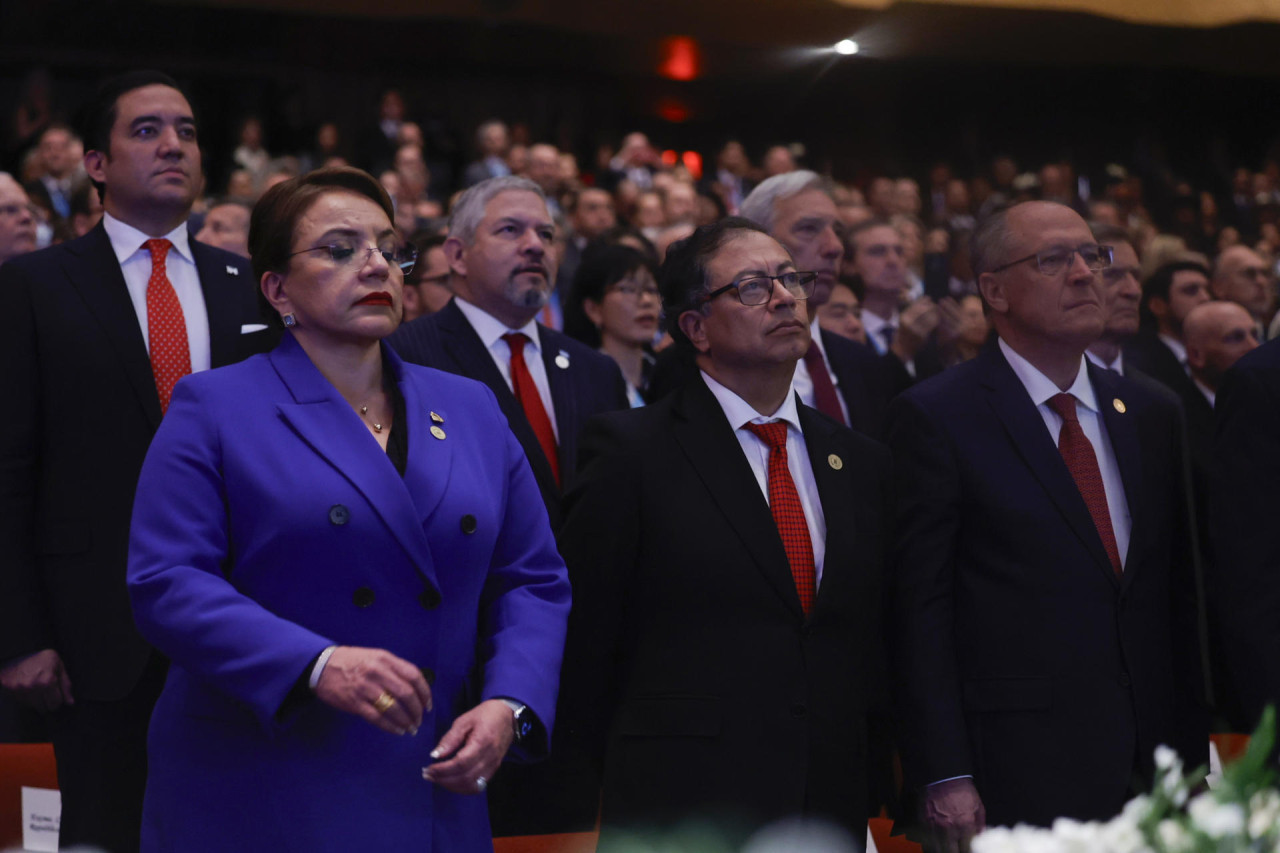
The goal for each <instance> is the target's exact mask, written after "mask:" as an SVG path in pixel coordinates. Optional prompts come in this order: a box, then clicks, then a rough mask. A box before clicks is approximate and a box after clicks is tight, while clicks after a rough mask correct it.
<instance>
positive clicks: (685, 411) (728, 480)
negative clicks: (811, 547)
mask: <svg viewBox="0 0 1280 853" xmlns="http://www.w3.org/2000/svg"><path fill="white" fill-rule="evenodd" d="M677 393H678V394H679V395H680V396H679V398H678V399H677V400H676V401H674V405H673V408H672V412H673V414H674V415H675V436H676V440H677V441H678V442H679V444H680V446H681V448H682V449H683V450H684V453H685V455H686V456H687V457H688V459H689V463H690V465H692V466H693V469H694V471H696V472H697V474H698V477H699V479H701V480H702V482H703V484H704V485H705V486H706V487H707V491H708V492H710V493H711V497H712V499H713V501H714V502H715V504H716V506H717V508H718V509H719V510H720V512H721V513H722V514H723V515H724V517H725V520H726V521H728V523H729V525H730V527H732V528H733V530H734V531H735V532H736V533H737V535H738V538H739V539H741V540H742V544H743V545H744V546H745V548H746V551H747V553H748V554H750V555H751V558H752V560H753V561H754V562H755V564H756V567H757V568H758V569H759V570H760V571H761V572H762V573H763V574H764V576H765V579H766V580H767V581H768V582H769V585H770V586H772V587H773V589H774V591H775V592H777V594H778V597H779V598H780V599H782V601H783V602H784V603H785V604H786V606H787V607H788V608H789V609H790V610H791V611H792V612H793V613H794V614H795V617H796V618H797V619H803V618H804V611H803V610H802V609H801V607H800V596H799V594H798V593H797V592H796V584H795V580H794V579H793V578H792V576H791V566H790V564H789V563H788V562H787V554H786V551H785V550H784V549H783V547H782V539H781V537H779V536H778V530H777V527H776V526H775V524H774V521H773V515H772V514H771V513H770V512H769V504H768V502H767V501H766V500H765V498H764V495H762V494H761V493H760V484H759V483H758V482H756V478H755V475H753V474H752V473H751V466H750V465H749V464H748V463H747V460H746V459H745V458H744V457H743V455H742V448H741V446H740V445H739V444H738V439H737V436H736V435H735V434H734V428H733V427H732V426H731V425H730V424H729V421H728V419H727V418H726V417H725V415H724V410H723V409H721V408H720V404H719V403H718V402H717V401H716V398H715V396H714V395H713V394H712V393H711V390H710V389H709V388H707V385H706V383H705V382H703V381H702V378H701V377H700V376H694V377H692V378H691V379H690V381H689V382H688V383H687V384H686V385H685V386H684V387H683V388H681V389H680V390H679V391H678V392H677Z"/></svg>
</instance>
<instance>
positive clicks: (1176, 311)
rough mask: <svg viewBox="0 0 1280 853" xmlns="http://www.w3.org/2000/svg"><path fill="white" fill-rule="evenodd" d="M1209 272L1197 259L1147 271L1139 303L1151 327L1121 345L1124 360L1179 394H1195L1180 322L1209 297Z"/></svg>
mask: <svg viewBox="0 0 1280 853" xmlns="http://www.w3.org/2000/svg"><path fill="white" fill-rule="evenodd" d="M1212 298H1213V297H1211V296H1210V295H1209V271H1208V270H1207V269H1205V267H1204V265H1203V264H1201V263H1198V262H1197V261H1173V262H1171V263H1167V264H1164V265H1163V266H1160V267H1158V268H1157V269H1156V271H1155V272H1153V273H1152V274H1151V277H1150V278H1148V279H1147V280H1146V282H1145V283H1144V284H1143V285H1142V304H1143V307H1144V308H1145V311H1146V313H1147V314H1148V315H1149V316H1150V318H1151V319H1153V320H1154V321H1155V328H1154V329H1149V330H1146V331H1142V332H1140V333H1139V334H1137V335H1136V336H1135V337H1133V338H1130V339H1129V341H1128V342H1126V343H1125V344H1124V348H1123V350H1124V360H1125V363H1127V364H1131V365H1133V366H1134V367H1137V368H1138V369H1139V370H1141V371H1142V372H1143V373H1145V374H1147V375H1148V376H1150V377H1151V378H1152V379H1155V380H1156V381H1157V382H1160V383H1163V384H1164V385H1165V386H1167V387H1168V388H1169V389H1170V390H1172V391H1173V392H1174V393H1175V394H1177V395H1178V396H1179V397H1182V398H1184V399H1185V398H1187V397H1188V396H1190V395H1194V394H1196V393H1198V391H1197V390H1196V387H1195V383H1193V382H1192V381H1191V373H1190V371H1189V369H1188V368H1187V346H1186V344H1185V343H1184V342H1183V340H1182V323H1183V321H1184V320H1186V319H1187V315H1188V314H1190V313H1191V309H1192V308H1195V307H1196V306H1197V305H1202V304H1204V303H1205V302H1208V301H1209V300H1210V299H1212Z"/></svg>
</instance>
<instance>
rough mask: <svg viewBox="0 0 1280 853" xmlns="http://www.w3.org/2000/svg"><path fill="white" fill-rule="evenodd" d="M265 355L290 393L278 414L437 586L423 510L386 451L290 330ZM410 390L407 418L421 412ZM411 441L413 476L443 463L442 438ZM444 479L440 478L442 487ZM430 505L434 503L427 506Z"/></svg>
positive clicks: (432, 496)
mask: <svg viewBox="0 0 1280 853" xmlns="http://www.w3.org/2000/svg"><path fill="white" fill-rule="evenodd" d="M386 353H387V349H386V348H384V349H383V357H384V358H386V357H388V356H387V354H386ZM390 357H391V358H393V359H395V361H394V362H393V367H399V364H400V362H399V359H398V358H396V357H395V356H390ZM270 358H271V364H272V366H273V367H274V368H275V370H276V372H277V373H278V374H279V376H280V379H281V380H282V381H283V382H284V384H285V385H286V386H287V387H288V389H289V392H290V393H291V394H292V400H284V401H281V402H280V403H279V404H278V405H277V409H278V410H279V412H280V416H281V418H283V419H284V421H285V423H287V424H288V425H289V426H290V427H291V428H292V429H293V430H294V431H295V432H296V433H297V434H298V436H299V437H300V438H301V439H302V440H303V441H304V442H306V443H307V444H308V445H309V446H310V447H311V448H312V450H314V451H315V452H316V453H317V454H319V455H320V456H321V457H322V458H323V459H324V460H325V461H326V462H328V463H329V464H330V465H332V466H333V467H334V469H335V470H336V471H337V472H338V473H339V474H341V475H342V476H343V477H345V478H346V479H347V480H348V481H349V482H350V483H351V485H352V486H354V487H355V488H356V489H357V490H358V491H359V492H360V493H361V494H362V495H364V497H365V499H366V500H367V501H368V502H369V504H370V506H372V507H373V509H374V511H375V512H376V513H377V514H378V516H379V517H380V518H381V519H382V520H383V522H384V523H385V524H386V526H387V529H388V530H389V531H390V532H391V534H392V536H394V537H395V539H396V540H397V541H399V543H400V545H401V546H402V547H403V548H404V550H405V551H406V553H408V555H409V558H410V559H411V560H413V562H414V564H415V565H416V566H417V567H418V569H419V571H421V572H422V574H423V576H424V577H426V579H427V580H428V581H430V582H431V584H432V585H433V586H435V587H436V589H439V585H438V584H437V583H436V576H435V561H434V559H433V558H432V554H431V546H430V545H429V543H428V542H427V537H426V534H425V533H424V532H423V527H422V519H423V515H424V514H425V513H420V512H419V511H418V508H417V507H416V506H415V504H414V501H413V500H411V499H410V496H409V492H408V490H407V489H406V488H405V483H404V482H403V481H402V480H401V479H400V475H399V474H398V473H397V472H396V469H395V466H394V465H393V464H392V463H391V460H390V459H388V458H387V454H386V453H385V452H384V451H383V450H382V448H381V447H379V446H378V443H377V442H376V441H375V440H374V439H373V436H371V435H369V431H368V429H367V428H366V427H365V425H364V424H363V423H362V422H361V421H360V418H359V417H358V416H357V415H356V413H355V412H354V411H352V409H351V406H350V405H348V404H347V401H346V400H344V399H342V396H341V395H340V394H339V393H338V391H337V389H335V388H334V387H333V385H331V384H330V383H329V381H328V380H327V379H325V378H324V376H323V375H321V373H320V371H319V370H317V369H316V367H315V365H313V364H312V363H311V359H309V358H308V357H307V354H306V353H305V352H304V351H303V349H302V347H301V346H299V345H298V343H297V341H296V340H295V339H294V337H293V336H292V335H289V334H286V335H285V336H284V338H283V339H282V340H281V343H280V346H279V347H277V348H276V349H275V350H274V351H273V352H272V353H271V355H270ZM407 384H410V385H411V383H407ZM402 389H403V385H402ZM410 393H411V395H412V398H413V400H414V403H413V407H411V404H410V394H406V397H405V409H406V411H407V412H409V413H410V415H409V416H410V417H413V416H414V415H417V416H419V417H421V416H422V414H423V413H422V410H421V397H420V395H419V393H418V390H417V389H416V388H411V392H410ZM415 432H418V433H420V436H426V435H428V433H427V432H426V430H425V429H424V430H421V431H419V430H416V429H415ZM415 443H416V444H418V445H421V444H422V443H423V439H422V438H421V437H419V438H418V440H417V441H416V442H415V441H414V440H412V439H411V440H410V442H409V459H410V464H411V466H413V467H414V469H415V471H414V473H415V475H418V474H421V471H420V470H419V469H420V468H421V467H424V466H427V465H430V464H434V459H435V458H436V457H439V458H440V459H442V460H444V461H446V462H447V457H448V454H449V453H450V449H449V447H448V446H447V445H448V442H447V441H437V442H434V444H435V445H438V446H437V447H430V446H428V447H416V448H415V446H414V445H415ZM415 454H416V456H417V458H416V459H415ZM427 456H431V457H432V460H430V461H428V459H426V458H425V457H427ZM430 476H431V477H434V476H435V472H434V471H433V472H431V475H430ZM419 479H420V478H419V476H415V483H416V482H417V481H418V480H419ZM428 479H429V478H428ZM443 482H444V478H443V477H442V478H440V488H441V489H442V488H443ZM423 488H424V490H425V491H426V492H427V494H428V496H429V497H428V500H432V499H433V500H434V501H435V503H438V502H439V495H438V494H433V493H431V491H430V489H429V488H428V487H423ZM434 505H435V504H434V503H433V504H432V506H433V507H434Z"/></svg>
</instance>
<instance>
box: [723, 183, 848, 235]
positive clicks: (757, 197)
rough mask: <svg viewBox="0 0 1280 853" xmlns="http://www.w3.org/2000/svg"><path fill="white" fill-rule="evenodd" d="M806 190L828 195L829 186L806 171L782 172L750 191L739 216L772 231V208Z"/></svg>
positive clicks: (743, 201)
mask: <svg viewBox="0 0 1280 853" xmlns="http://www.w3.org/2000/svg"><path fill="white" fill-rule="evenodd" d="M807 190H822V191H823V192H825V193H828V194H830V186H829V184H828V182H827V179H826V178H824V177H822V176H821V175H819V174H818V173H817V172H810V171H808V170H807V169H800V170H798V171H795V172H783V173H782V174H781V175H774V176H773V177H772V178H769V179H767V180H765V181H762V182H761V183H760V185H759V186H757V187H756V188H755V189H753V190H752V191H751V194H750V195H748V196H747V197H746V198H745V199H743V200H742V207H741V208H740V209H739V211H738V212H739V215H741V216H742V217H743V218H745V219H750V220H751V221H752V222H754V223H755V224H757V225H759V226H760V227H761V228H763V229H764V230H766V231H770V232H771V231H773V216H774V208H775V207H776V205H777V204H778V202H780V201H782V200H783V199H788V198H791V197H792V196H793V195H800V193H802V192H806V191H807Z"/></svg>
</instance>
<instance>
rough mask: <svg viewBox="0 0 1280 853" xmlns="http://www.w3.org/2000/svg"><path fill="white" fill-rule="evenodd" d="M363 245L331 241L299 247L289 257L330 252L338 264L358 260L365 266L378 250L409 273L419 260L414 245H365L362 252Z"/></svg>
mask: <svg viewBox="0 0 1280 853" xmlns="http://www.w3.org/2000/svg"><path fill="white" fill-rule="evenodd" d="M360 249H361V247H359V246H354V245H352V244H351V243H329V244H328V245H325V246H312V247H311V248H310V249H299V250H298V251H296V252H294V253H293V254H291V255H289V257H291V258H292V257H293V256H294V255H305V254H306V253H307V252H328V253H329V258H330V259H331V260H332V261H333V262H334V263H335V264H337V265H338V266H340V267H345V266H347V265H348V264H350V263H352V262H353V261H358V266H359V267H363V266H364V265H365V264H367V263H369V259H370V258H372V257H373V253H374V252H378V253H379V254H381V255H382V257H383V258H384V259H385V260H386V262H387V263H388V264H390V265H391V266H393V267H398V268H399V269H400V271H401V272H403V273H404V274H405V275H408V274H409V273H410V272H412V271H413V265H414V264H416V263H417V262H418V250H417V249H415V248H414V247H413V246H412V245H407V244H406V245H404V246H396V247H394V248H387V247H386V246H367V247H364V253H363V254H361V253H360Z"/></svg>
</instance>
